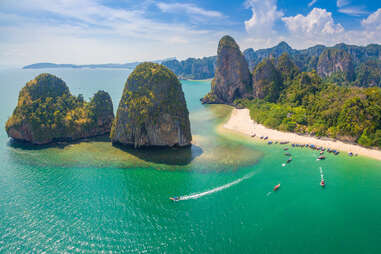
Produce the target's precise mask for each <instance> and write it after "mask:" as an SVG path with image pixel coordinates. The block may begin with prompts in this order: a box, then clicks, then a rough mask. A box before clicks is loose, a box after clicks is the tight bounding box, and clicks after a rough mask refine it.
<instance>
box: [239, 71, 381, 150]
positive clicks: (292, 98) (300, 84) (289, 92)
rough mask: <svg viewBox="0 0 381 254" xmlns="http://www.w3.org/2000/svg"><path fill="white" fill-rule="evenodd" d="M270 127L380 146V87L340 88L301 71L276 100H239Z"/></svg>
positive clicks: (314, 73)
mask: <svg viewBox="0 0 381 254" xmlns="http://www.w3.org/2000/svg"><path fill="white" fill-rule="evenodd" d="M236 103H237V104H239V105H243V106H245V107H247V108H249V109H250V114H251V117H252V118H253V119H254V120H255V121H256V122H258V123H261V124H264V125H265V126H267V127H269V128H274V129H279V130H283V131H292V132H297V133H302V134H309V135H316V136H328V137H331V138H337V139H339V140H343V141H349V142H356V143H359V144H361V145H364V146H377V147H380V148H381V88H376V87H373V88H358V87H341V86H338V85H335V84H332V83H329V82H325V81H323V80H322V79H321V78H320V77H319V76H318V75H317V74H316V72H303V73H300V74H299V75H298V76H297V77H296V78H295V79H294V80H292V82H291V84H290V86H289V87H287V88H285V89H284V90H283V91H282V92H281V95H280V98H279V99H278V100H277V101H275V102H267V101H265V100H263V99H255V100H247V99H243V100H238V101H236Z"/></svg>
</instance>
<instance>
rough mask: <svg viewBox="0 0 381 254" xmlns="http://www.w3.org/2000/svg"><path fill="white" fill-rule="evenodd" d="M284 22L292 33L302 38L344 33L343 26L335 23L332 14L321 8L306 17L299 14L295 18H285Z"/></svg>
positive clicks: (315, 9) (313, 10)
mask: <svg viewBox="0 0 381 254" xmlns="http://www.w3.org/2000/svg"><path fill="white" fill-rule="evenodd" d="M282 20H283V21H284V22H285V24H286V26H287V28H288V29H289V30H290V31H291V32H292V33H294V34H298V35H300V36H302V37H304V36H310V37H315V36H317V35H320V36H321V35H323V36H332V35H334V34H338V33H342V32H343V31H344V28H343V26H342V25H341V24H336V23H335V21H334V20H333V18H332V13H331V12H328V11H327V10H325V9H320V8H314V9H312V11H311V12H310V13H309V14H308V15H306V16H303V15H301V14H298V15H296V16H294V17H283V18H282Z"/></svg>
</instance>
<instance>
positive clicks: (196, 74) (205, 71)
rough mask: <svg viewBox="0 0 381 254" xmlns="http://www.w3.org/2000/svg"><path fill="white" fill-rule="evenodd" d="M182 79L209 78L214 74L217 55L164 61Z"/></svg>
mask: <svg viewBox="0 0 381 254" xmlns="http://www.w3.org/2000/svg"><path fill="white" fill-rule="evenodd" d="M162 64H163V65H164V66H166V67H168V68H169V69H170V70H171V71H173V72H174V73H175V74H176V75H177V76H178V77H179V78H181V79H208V78H213V76H214V66H215V64H216V56H211V57H203V58H188V59H186V60H184V61H178V60H176V59H175V60H170V61H164V62H163V63H162Z"/></svg>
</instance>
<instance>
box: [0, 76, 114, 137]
mask: <svg viewBox="0 0 381 254" xmlns="http://www.w3.org/2000/svg"><path fill="white" fill-rule="evenodd" d="M113 119H114V113H113V106H112V101H111V97H110V95H109V94H108V93H106V92H104V91H98V92H97V93H96V94H95V95H94V96H93V98H92V99H91V101H90V102H86V101H84V100H83V97H82V96H78V97H75V96H73V95H71V93H70V91H69V88H68V87H67V85H66V84H65V82H64V81H63V80H62V79H60V78H57V77H56V76H54V75H51V74H46V73H45V74H40V75H38V76H37V77H36V78H35V79H33V80H31V81H29V82H28V83H27V84H26V85H25V86H24V88H22V89H21V91H20V94H19V99H18V103H17V106H16V108H15V110H14V111H13V114H12V116H11V117H10V118H9V119H8V121H7V123H6V126H5V129H6V131H7V133H8V136H10V137H12V138H14V139H16V140H21V141H27V142H30V143H33V144H38V145H41V144H48V143H51V142H54V141H61V140H65V141H72V140H77V139H81V138H88V137H92V136H98V135H104V134H107V133H109V132H110V130H111V124H112V121H113Z"/></svg>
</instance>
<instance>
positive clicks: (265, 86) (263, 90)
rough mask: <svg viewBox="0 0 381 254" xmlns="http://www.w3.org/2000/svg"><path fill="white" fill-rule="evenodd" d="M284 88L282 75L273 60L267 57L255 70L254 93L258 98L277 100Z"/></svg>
mask: <svg viewBox="0 0 381 254" xmlns="http://www.w3.org/2000/svg"><path fill="white" fill-rule="evenodd" d="M282 89H283V83H282V76H281V74H280V72H279V71H278V70H277V69H276V67H275V66H274V64H273V62H272V60H268V59H265V60H263V61H262V62H261V63H260V64H258V65H257V66H256V67H255V69H254V71H253V93H254V97H255V98H258V99H265V100H266V101H270V102H275V101H276V100H277V99H278V98H279V95H280V92H281V90H282Z"/></svg>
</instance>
